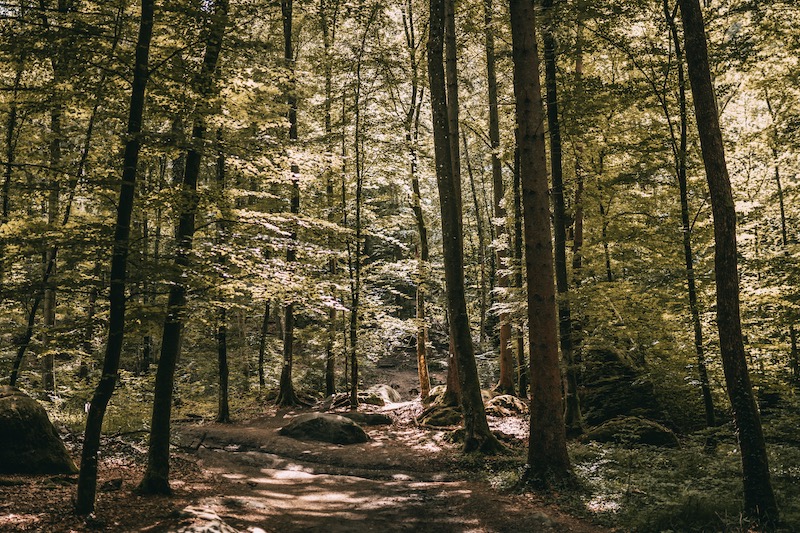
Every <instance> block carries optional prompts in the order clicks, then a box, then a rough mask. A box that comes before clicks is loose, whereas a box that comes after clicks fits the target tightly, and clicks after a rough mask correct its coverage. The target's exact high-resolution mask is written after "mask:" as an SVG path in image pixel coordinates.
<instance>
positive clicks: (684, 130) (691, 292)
mask: <svg viewBox="0 0 800 533" xmlns="http://www.w3.org/2000/svg"><path fill="white" fill-rule="evenodd" d="M676 9H677V7H676ZM664 14H665V16H666V18H667V23H668V25H669V29H670V34H671V36H672V42H673V45H674V46H675V56H676V60H677V63H678V65H677V68H678V105H679V109H680V138H679V140H678V146H677V151H676V153H675V156H676V157H675V170H676V175H677V178H678V188H679V190H680V197H681V198H680V200H681V225H682V229H683V258H684V264H685V265H686V286H687V292H688V296H689V311H690V313H691V315H692V326H693V329H694V349H695V354H696V355H697V373H698V376H699V378H700V389H701V392H702V395H703V407H704V409H705V415H706V427H709V428H711V427H714V426H715V425H716V420H715V418H716V417H715V414H714V399H713V397H712V396H711V385H710V383H709V380H708V369H707V368H706V357H705V353H704V347H703V324H702V322H701V321H700V305H699V303H698V301H697V285H696V281H695V273H694V252H693V251H692V223H691V220H690V216H689V193H688V182H687V179H686V154H687V145H688V120H687V118H688V113H687V106H686V76H685V73H684V70H683V68H684V58H683V49H682V46H681V41H680V36H679V35H678V27H677V25H676V24H675V13H671V12H670V8H669V3H668V2H667V0H664ZM664 112H665V114H666V115H667V120H669V113H668V110H667V109H665V110H664ZM706 444H707V445H708V446H709V447H712V446H713V445H714V442H713V440H712V439H711V438H709V439H708V440H707V442H706Z"/></svg>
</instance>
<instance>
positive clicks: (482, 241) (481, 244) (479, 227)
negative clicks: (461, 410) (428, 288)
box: [461, 130, 514, 394]
mask: <svg viewBox="0 0 800 533" xmlns="http://www.w3.org/2000/svg"><path fill="white" fill-rule="evenodd" d="M461 140H462V142H463V143H464V160H465V161H466V163H467V177H468V178H469V187H470V192H471V193H472V206H473V209H474V210H475V231H476V233H477V234H478V250H477V251H478V271H479V278H480V285H479V287H478V313H479V315H480V322H479V326H478V332H479V338H480V342H484V341H485V340H486V311H487V305H486V304H487V300H488V298H487V289H488V287H487V286H486V282H487V279H486V234H485V230H484V228H483V215H482V214H481V205H480V202H478V191H477V189H476V188H475V176H474V174H473V172H472V163H471V162H470V160H469V147H468V146H467V133H466V132H465V131H464V130H461ZM513 369H514V365H513V363H512V364H511V365H510V366H504V365H503V362H502V361H501V362H500V381H501V382H502V381H503V377H504V375H505V377H506V381H508V380H510V382H511V392H509V394H513V392H514V373H513ZM503 371H505V374H504V373H503Z"/></svg>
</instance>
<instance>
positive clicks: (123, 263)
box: [75, 0, 155, 515]
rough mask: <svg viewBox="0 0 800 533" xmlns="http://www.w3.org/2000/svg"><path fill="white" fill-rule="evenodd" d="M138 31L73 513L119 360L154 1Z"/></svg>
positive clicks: (88, 500) (79, 509)
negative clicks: (99, 351)
mask: <svg viewBox="0 0 800 533" xmlns="http://www.w3.org/2000/svg"><path fill="white" fill-rule="evenodd" d="M141 5H142V8H141V19H140V24H139V36H138V38H137V41H136V55H135V63H134V72H133V84H132V91H131V103H130V114H129V116H128V128H127V140H126V142H125V154H124V156H123V172H122V184H121V188H120V196H119V202H118V203H117V221H116V225H115V229H114V251H113V255H112V259H111V291H110V295H109V305H110V311H109V319H108V320H109V322H108V326H109V327H108V341H107V344H106V352H105V357H104V361H103V373H102V377H101V378H100V382H99V383H98V385H97V389H95V392H94V395H93V397H92V401H91V403H90V404H89V413H88V415H87V418H86V431H85V432H84V440H83V450H82V452H81V470H80V474H79V475H78V491H77V497H76V501H75V512H76V513H77V514H79V515H87V514H89V513H91V512H93V511H94V503H95V495H96V494H97V454H98V451H99V450H100V434H101V431H102V426H103V418H104V416H105V412H106V407H107V406H108V401H109V400H110V399H111V395H112V394H113V392H114V386H115V385H116V382H117V372H118V369H119V360H120V356H121V354H122V340H123V333H124V327H125V279H126V276H127V264H128V250H129V239H130V223H131V214H132V213H133V199H134V189H135V183H136V166H137V163H138V160H139V147H140V142H141V139H140V133H141V130H142V116H143V112H144V97H145V87H146V85H147V78H148V72H149V70H148V58H149V55H150V41H151V38H152V35H153V14H154V6H155V1H154V0H142V4H141Z"/></svg>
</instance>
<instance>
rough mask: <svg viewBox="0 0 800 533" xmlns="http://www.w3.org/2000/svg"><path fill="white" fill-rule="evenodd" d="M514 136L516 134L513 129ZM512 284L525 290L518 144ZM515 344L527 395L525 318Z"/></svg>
mask: <svg viewBox="0 0 800 533" xmlns="http://www.w3.org/2000/svg"><path fill="white" fill-rule="evenodd" d="M515 136H518V134H516V131H515ZM513 189H514V190H513V193H514V286H515V287H516V288H517V290H518V291H519V294H522V292H523V291H524V290H525V284H524V283H523V282H522V176H521V174H520V168H519V146H517V147H516V148H515V149H514V186H513ZM514 336H515V341H516V345H517V383H519V396H520V398H527V397H528V382H529V381H530V367H529V366H528V365H527V364H526V362H525V320H524V319H520V322H519V324H518V325H517V328H516V332H515V335H514Z"/></svg>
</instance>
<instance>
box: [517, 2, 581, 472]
mask: <svg viewBox="0 0 800 533" xmlns="http://www.w3.org/2000/svg"><path fill="white" fill-rule="evenodd" d="M535 27H536V17H535V14H534V2H533V0H511V38H512V43H513V50H512V54H513V60H514V95H515V96H516V102H517V105H516V117H517V144H518V146H519V159H520V176H521V180H522V208H523V214H524V234H525V271H526V278H527V286H528V299H527V300H528V330H529V343H530V351H531V431H530V435H531V437H530V447H529V449H528V464H527V467H528V472H527V474H526V477H527V479H528V480H531V481H535V482H544V481H546V480H550V479H553V480H557V481H562V480H566V479H569V478H570V477H571V468H570V463H569V456H568V455H567V443H566V434H565V429H564V411H563V402H562V400H561V372H560V370H559V361H558V333H557V331H558V319H557V315H556V297H555V284H554V279H553V244H552V241H551V238H550V195H549V191H548V183H547V163H546V153H545V142H544V124H543V119H544V117H543V113H542V108H541V101H542V91H541V85H540V82H539V52H538V49H537V44H536V32H535Z"/></svg>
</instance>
